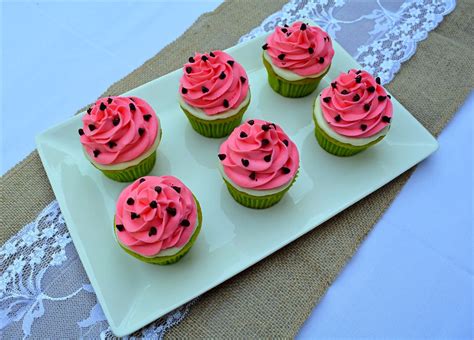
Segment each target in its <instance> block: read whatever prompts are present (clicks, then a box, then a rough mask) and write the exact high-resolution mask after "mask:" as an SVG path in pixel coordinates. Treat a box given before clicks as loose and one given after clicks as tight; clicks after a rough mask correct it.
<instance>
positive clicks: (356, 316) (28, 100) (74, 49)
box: [0, 1, 474, 339]
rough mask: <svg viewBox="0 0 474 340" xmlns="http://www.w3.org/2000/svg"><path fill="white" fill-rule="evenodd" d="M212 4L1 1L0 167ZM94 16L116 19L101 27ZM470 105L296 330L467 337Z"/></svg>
mask: <svg viewBox="0 0 474 340" xmlns="http://www.w3.org/2000/svg"><path fill="white" fill-rule="evenodd" d="M220 3H221V1H200V2H185V4H184V3H182V2H154V3H138V4H132V3H129V2H126V3H114V6H113V7H111V6H110V5H108V4H106V3H97V4H96V3H92V2H86V3H73V4H70V3H69V4H65V3H42V2H39V3H33V2H23V3H19V4H14V3H12V2H7V3H4V4H3V12H2V28H3V29H4V30H5V29H6V28H8V30H7V32H8V34H4V35H2V38H3V46H2V47H3V55H2V72H3V74H2V83H3V86H2V98H3V100H2V116H1V121H2V124H1V145H0V146H1V158H0V165H1V171H2V173H5V172H6V171H7V170H8V169H9V168H11V167H12V166H13V165H14V164H16V163H17V162H18V161H20V160H21V159H22V158H24V157H25V156H27V154H28V153H29V152H30V151H32V150H33V149H34V147H35V145H34V136H35V135H36V134H37V133H39V132H41V131H43V130H45V129H46V128H48V127H49V126H51V125H54V124H57V123H59V122H61V121H63V120H64V119H66V118H68V117H70V116H71V115H72V114H73V113H74V112H75V110H77V109H78V108H79V107H81V106H83V105H85V104H87V103H89V102H92V101H94V100H95V98H96V97H97V95H98V94H100V93H102V92H103V91H104V90H105V89H106V88H107V87H108V86H109V85H110V84H112V83H113V82H114V81H116V80H118V79H120V78H121V77H123V76H125V75H126V74H128V73H129V72H130V71H132V70H133V69H135V68H136V67H138V66H140V65H141V64H142V63H143V62H144V61H146V60H147V59H148V58H150V57H152V56H153V55H154V54H155V53H156V52H157V51H159V50H160V49H161V48H163V47H164V46H166V45H167V44H168V43H170V42H172V41H173V40H174V39H175V38H177V37H178V36H180V35H181V34H182V33H184V31H185V30H186V29H187V27H189V26H190V25H191V24H192V23H193V22H194V21H195V20H196V19H197V18H198V17H199V15H200V14H202V13H204V12H206V11H210V10H213V9H214V8H216V7H217V6H218V5H219V4H220ZM183 6H185V7H186V10H183ZM104 13H106V15H107V17H108V20H107V22H113V21H118V22H120V25H107V26H104V25H103V22H104V21H103V20H101V16H102V15H104ZM124 17H126V20H123V18H124ZM24 22H28V23H29V24H28V25H22V23H24ZM31 27H35V29H34V30H31ZM163 27H166V30H163V29H161V30H160V28H163ZM160 31H162V32H163V34H161V35H156V32H160ZM18 42H21V43H18ZM7 66H8V67H7ZM402 67H403V66H402ZM5 84H8V86H5ZM5 98H8V100H5ZM18 103H21V114H22V115H23V118H22V119H18V110H19V108H20V106H19V105H18ZM473 112H474V93H471V95H470V97H469V98H468V100H467V101H466V103H465V104H464V106H463V107H462V108H461V109H460V110H459V112H458V113H457V114H456V116H455V117H454V119H453V120H452V121H451V122H450V124H449V125H448V127H447V128H446V129H445V130H444V131H443V133H442V134H441V136H440V138H439V142H440V149H439V150H438V151H437V152H436V153H435V154H434V155H433V156H431V157H430V158H429V159H427V160H426V161H424V162H423V163H422V164H420V166H419V167H418V169H417V171H416V172H415V173H414V174H413V176H412V178H411V179H410V180H409V181H408V183H407V184H406V186H405V187H404V188H403V190H402V191H401V193H400V194H399V196H398V197H397V198H396V200H395V202H394V203H393V204H392V206H391V207H390V208H389V209H388V211H387V212H386V213H385V215H384V216H383V218H382V219H381V220H380V221H379V222H378V223H377V225H376V227H375V228H374V230H373V231H372V232H371V233H370V234H369V235H368V237H367V239H366V240H365V242H364V243H363V244H362V246H361V248H360V249H359V251H358V252H357V253H356V254H355V255H354V257H353V259H352V260H351V261H350V262H349V264H348V265H347V266H346V268H345V269H344V270H343V271H342V273H341V274H340V276H339V277H338V278H337V279H336V281H335V282H334V283H333V285H332V286H331V287H330V288H329V290H328V292H327V294H326V296H325V297H324V298H323V299H322V301H321V302H320V303H319V305H318V308H316V309H315V310H314V311H313V313H312V314H311V316H310V317H309V319H308V320H307V321H306V323H305V324H304V325H303V327H302V329H301V331H300V333H299V335H298V337H299V338H302V339H305V338H313V337H343V336H346V337H347V336H353V337H377V336H378V337H380V336H389V337H421V336H429V337H472V336H473V335H474V334H473V325H474V319H473V299H472V297H473V292H474V288H473V282H474V280H473V272H474V270H473V269H474V268H473V267H474V265H473V253H472V245H473V244H474V242H473V241H474V240H473V234H472V226H473V225H472V220H473V216H472V211H473V205H472V192H473V189H472V188H473V172H472V170H473V169H472V164H473V152H472V151H473V150H472V149H473V141H472V130H473V118H472V113H473ZM18 135H20V136H21V138H20V142H18ZM12 145H15V147H14V148H12V147H11V146H12Z"/></svg>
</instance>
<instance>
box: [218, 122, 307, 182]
mask: <svg viewBox="0 0 474 340" xmlns="http://www.w3.org/2000/svg"><path fill="white" fill-rule="evenodd" d="M218 156H219V159H220V161H221V164H222V167H223V170H224V173H225V174H226V176H227V177H229V178H230V179H231V180H232V181H233V182H234V183H236V184H237V185H239V186H240V187H242V188H249V189H254V190H269V189H274V188H278V187H280V186H283V185H285V184H288V183H289V182H290V181H291V180H292V179H293V177H294V176H295V175H296V172H297V171H298V167H299V164H300V159H299V153H298V149H297V147H296V144H295V143H293V141H291V139H290V138H289V137H288V136H287V135H286V133H285V132H283V130H282V129H281V128H280V127H279V126H278V125H276V124H274V123H270V122H266V121H263V120H259V119H251V120H248V121H247V122H245V123H244V124H242V125H240V126H239V127H237V128H235V129H234V131H233V132H232V133H231V134H230V136H229V137H228V138H227V140H226V141H225V142H224V143H222V145H221V146H220V149H219V155H218Z"/></svg>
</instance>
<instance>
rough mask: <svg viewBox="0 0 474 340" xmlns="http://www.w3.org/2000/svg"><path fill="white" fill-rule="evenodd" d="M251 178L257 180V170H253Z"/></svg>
mask: <svg viewBox="0 0 474 340" xmlns="http://www.w3.org/2000/svg"><path fill="white" fill-rule="evenodd" d="M249 178H250V179H251V180H252V181H256V180H257V174H256V173H255V171H252V172H251V173H250V175H249Z"/></svg>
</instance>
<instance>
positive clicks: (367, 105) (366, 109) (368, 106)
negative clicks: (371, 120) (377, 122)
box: [364, 103, 370, 111]
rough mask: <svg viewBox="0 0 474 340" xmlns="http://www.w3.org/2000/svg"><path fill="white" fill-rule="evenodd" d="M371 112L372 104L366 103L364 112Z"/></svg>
mask: <svg viewBox="0 0 474 340" xmlns="http://www.w3.org/2000/svg"><path fill="white" fill-rule="evenodd" d="M369 110H370V104H369V103H365V104H364V111H369Z"/></svg>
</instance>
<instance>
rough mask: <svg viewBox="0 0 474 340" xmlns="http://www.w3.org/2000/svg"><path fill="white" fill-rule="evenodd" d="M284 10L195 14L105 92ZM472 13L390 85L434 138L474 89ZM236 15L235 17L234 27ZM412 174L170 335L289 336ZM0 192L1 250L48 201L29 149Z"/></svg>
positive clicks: (212, 298)
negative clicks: (156, 52)
mask: <svg viewBox="0 0 474 340" xmlns="http://www.w3.org/2000/svg"><path fill="white" fill-rule="evenodd" d="M283 3H284V2H283V1H281V2H277V1H262V2H259V3H256V2H247V1H236V2H226V3H224V4H223V5H222V6H220V7H219V8H218V9H217V10H216V11H215V12H213V13H211V14H207V15H204V16H203V17H201V18H200V19H199V20H198V21H197V22H196V24H195V25H194V26H193V27H192V28H190V29H189V30H188V31H187V32H186V33H185V34H184V36H183V37H181V38H179V39H178V40H177V41H175V42H174V43H172V44H171V45H169V46H168V47H167V48H165V49H164V50H163V51H162V52H161V53H160V54H159V55H157V56H155V57H154V58H152V59H151V60H150V61H148V62H147V63H145V65H144V66H142V67H141V68H139V69H138V70H136V71H134V72H133V73H132V74H130V75H129V76H127V77H126V78H124V79H123V80H122V81H120V82H118V83H116V84H114V85H113V86H112V87H111V88H110V89H109V91H107V94H119V93H121V92H124V91H126V90H128V89H130V88H133V87H136V86H138V85H141V84H143V83H145V82H147V81H149V80H151V79H153V78H156V77H157V76H160V75H162V74H165V73H167V72H169V71H171V70H173V69H175V68H177V67H179V66H180V65H178V62H177V60H176V58H173V56H174V55H182V54H184V55H189V54H190V53H191V52H192V51H194V50H196V49H206V48H207V49H211V48H212V49H215V48H221V49H222V48H226V47H229V46H231V45H233V44H234V43H235V42H236V41H237V39H238V38H239V37H240V36H241V35H242V34H244V33H245V32H247V31H248V30H250V29H251V28H252V27H254V26H257V25H258V24H259V23H260V22H261V20H263V19H264V18H265V17H266V16H268V14H270V13H272V12H274V11H276V10H278V9H279V8H280V7H281V6H282V4H283ZM473 9H474V8H473V5H472V3H465V2H461V3H459V4H458V8H457V9H456V10H455V11H454V12H453V13H452V14H451V15H450V16H448V17H447V18H446V19H445V21H444V22H443V23H442V24H441V25H440V27H438V29H436V30H435V31H434V32H432V33H431V35H430V38H429V39H428V40H427V41H425V42H422V43H421V44H420V45H419V47H418V51H417V54H416V55H415V56H414V57H413V58H412V59H411V60H410V61H409V62H407V63H406V64H404V67H403V68H402V70H401V71H400V73H399V74H398V75H397V77H396V78H395V80H394V81H393V82H392V83H391V85H390V86H388V88H389V89H390V91H391V92H392V93H393V94H394V95H396V96H397V98H398V99H399V101H400V102H401V103H403V104H404V105H405V106H406V107H407V109H408V110H409V111H411V112H412V113H413V114H414V115H415V116H416V117H417V118H418V119H419V120H420V121H421V122H422V123H423V125H425V127H427V128H428V129H429V130H430V131H431V132H432V133H434V134H435V135H437V134H438V133H439V132H440V131H441V129H442V128H443V127H444V125H445V124H446V123H447V121H448V120H449V118H450V117H451V115H452V113H454V112H455V111H456V110H457V108H458V106H459V105H460V104H461V103H462V102H463V100H464V98H465V97H466V95H467V93H468V92H469V90H470V89H471V88H472V87H473V83H474V81H473V69H472V63H471V60H472V57H473V51H472V47H471V46H473V45H474V44H473V42H474V41H473V38H472V37H470V36H469V35H468V32H472V22H473V17H472V15H473ZM249 12H251V13H252V16H251V17H250V16H249V15H248V14H249ZM461 14H462V15H461ZM235 17H239V18H241V20H239V21H238V22H237V21H236V20H233V19H234V18H235ZM224 26H225V27H226V29H225V30H222V29H221V28H222V27H224ZM211 32H212V34H211ZM215 32H219V34H216V33H215ZM440 51H443V53H440ZM420 89H421V90H420ZM412 171H413V170H410V171H408V172H407V173H405V174H403V175H402V176H400V177H399V178H397V179H396V180H394V181H393V182H391V183H390V184H388V185H386V186H385V187H384V188H382V189H380V190H379V191H377V192H375V193H374V194H372V195H370V196H369V197H367V198H366V199H364V200H363V201H361V202H359V203H357V204H356V205H354V206H353V207H351V208H349V209H348V210H346V211H345V212H343V213H341V214H339V215H338V216H336V217H335V218H333V219H332V220H330V221H328V222H327V223H325V224H324V225H323V226H321V227H320V228H318V229H317V230H315V231H313V232H311V233H309V234H307V235H306V236H305V237H303V238H301V239H299V240H298V241H295V242H294V243H292V244H290V245H289V246H287V247H285V248H284V249H283V250H281V251H280V252H278V253H276V254H275V255H273V256H271V257H270V258H268V259H266V260H264V261H262V262H261V263H259V264H257V265H255V266H254V267H252V268H250V269H248V270H247V271H245V272H244V273H242V274H240V275H238V276H237V277H235V278H232V279H230V280H228V281H227V282H226V283H224V284H223V285H221V286H219V287H218V288H216V289H214V290H212V291H211V292H209V293H207V294H205V295H204V296H203V297H202V298H201V299H200V300H199V301H198V302H197V304H196V305H195V306H194V307H193V308H192V309H191V312H190V314H189V316H188V317H187V318H186V319H185V320H184V321H183V322H182V323H181V324H180V325H178V326H177V327H176V328H174V329H173V330H172V331H171V333H170V335H171V336H176V337H182V336H185V335H189V334H193V336H210V335H212V336H230V335H240V336H257V337H258V336H263V335H265V336H272V335H273V336H292V335H294V334H295V333H296V332H297V330H298V329H299V327H300V325H301V323H302V322H304V320H305V319H306V317H307V316H308V315H309V313H310V311H311V309H312V308H313V306H314V304H315V303H317V301H318V300H319V299H320V297H321V296H322V295H323V294H324V292H325V291H326V289H327V287H328V286H329V285H330V283H331V282H332V281H333V280H334V278H335V277H336V276H337V274H338V273H339V271H340V269H341V268H342V267H343V266H344V264H345V263H346V262H347V260H348V259H349V258H350V257H351V256H352V254H353V253H354V252H355V250H356V249H357V247H358V245H359V244H360V242H361V241H362V240H363V238H364V237H365V235H366V234H367V233H368V232H369V231H370V229H371V228H372V226H373V224H374V223H375V222H376V220H377V219H378V218H379V216H380V215H381V214H382V212H383V211H384V209H385V208H386V207H387V206H388V205H389V204H390V202H391V201H392V200H393V198H394V197H395V195H396V193H397V192H398V191H399V190H400V188H401V187H402V185H403V184H404V182H405V181H406V179H407V178H408V177H409V175H410V174H411V172H412ZM1 187H2V194H1V204H2V212H5V213H4V214H2V221H1V228H2V229H1V230H2V239H1V242H2V243H3V242H4V240H5V239H6V238H8V237H9V235H11V234H12V233H15V232H16V231H17V230H18V229H19V228H20V227H22V226H23V225H24V224H26V223H27V222H28V221H30V220H32V219H33V218H34V217H35V216H36V214H37V213H38V212H39V211H40V210H41V209H42V208H43V207H44V206H45V205H46V204H47V203H49V202H50V201H51V200H52V199H53V198H54V197H53V195H52V192H51V189H50V187H49V183H48V182H47V178H46V175H45V174H44V171H43V169H42V166H41V163H40V161H39V158H38V155H37V154H36V152H34V153H33V154H32V155H31V156H29V157H28V158H27V159H25V160H24V161H23V162H22V163H20V164H19V165H18V166H16V167H15V168H13V169H12V170H11V171H9V172H8V173H7V174H6V175H5V176H4V177H2V182H1ZM6 197H8V200H7V199H6ZM7 226H8V227H7ZM7 228H8V230H7ZM4 231H5V233H4ZM222 315H226V316H227V317H222ZM229 320H232V321H233V322H231V323H230V322H229Z"/></svg>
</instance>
